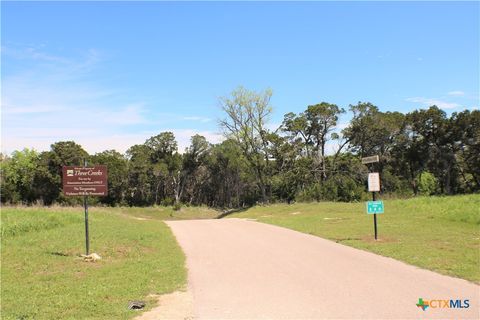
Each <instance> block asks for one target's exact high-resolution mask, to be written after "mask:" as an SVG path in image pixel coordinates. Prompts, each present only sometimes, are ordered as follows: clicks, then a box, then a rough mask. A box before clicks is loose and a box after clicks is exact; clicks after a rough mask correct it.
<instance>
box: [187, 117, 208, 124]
mask: <svg viewBox="0 0 480 320" xmlns="http://www.w3.org/2000/svg"><path fill="white" fill-rule="evenodd" d="M182 120H186V121H198V122H202V123H205V122H210V121H212V119H210V118H207V117H200V116H189V117H183V118H182Z"/></svg>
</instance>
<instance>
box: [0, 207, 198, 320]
mask: <svg viewBox="0 0 480 320" xmlns="http://www.w3.org/2000/svg"><path fill="white" fill-rule="evenodd" d="M170 211H172V212H170ZM185 211H186V210H185ZM185 211H184V212H185ZM170 213H171V214H172V217H170V218H173V217H175V215H176V214H180V213H181V211H180V212H173V210H171V209H170V210H164V211H162V210H158V209H155V210H154V209H147V210H145V209H142V208H136V209H124V210H122V209H121V208H112V209H108V208H90V215H89V218H90V219H89V220H90V248H91V249H90V251H91V252H96V253H98V254H99V255H100V256H101V257H102V260H100V261H98V262H95V263H88V262H84V261H83V260H82V259H81V258H79V255H80V254H84V253H85V229H84V228H85V227H84V218H83V210H82V208H53V209H52V208H50V209H48V208H45V209H39V208H2V212H1V215H2V217H1V234H2V239H1V245H2V248H1V249H2V252H1V258H2V269H1V297H2V305H1V313H2V319H128V318H132V317H134V316H136V315H138V314H139V312H138V311H131V310H128V308H127V307H128V302H129V301H130V300H143V301H147V309H148V308H151V307H152V306H154V305H155V304H156V299H155V298H154V297H148V296H149V295H151V294H157V295H158V294H163V293H168V292H172V291H174V290H178V289H181V288H182V287H183V286H184V285H185V283H186V270H185V266H184V262H185V257H184V255H183V253H182V251H181V249H180V247H179V246H178V244H177V242H176V240H175V238H174V236H173V234H172V233H171V231H170V229H169V228H168V227H167V226H166V225H165V223H164V222H163V221H161V220H160V219H161V218H163V217H165V216H170ZM204 213H205V212H202V214H204ZM188 215H193V212H190V211H188ZM139 218H140V219H139ZM145 219H148V220H145Z"/></svg>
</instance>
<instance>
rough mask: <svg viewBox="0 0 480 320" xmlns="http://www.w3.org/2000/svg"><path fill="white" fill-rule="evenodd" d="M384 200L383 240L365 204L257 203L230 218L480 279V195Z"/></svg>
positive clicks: (380, 218) (380, 227) (379, 220)
mask: <svg viewBox="0 0 480 320" xmlns="http://www.w3.org/2000/svg"><path fill="white" fill-rule="evenodd" d="M384 203H385V214H379V215H377V223H378V233H379V240H378V241H375V240H374V231H373V216H372V215H367V214H366V209H365V203H332V202H325V203H311V204H293V205H272V206H264V207H262V206H257V207H254V208H251V209H248V210H245V211H243V212H239V213H235V214H232V215H230V216H229V217H235V218H251V219H256V220H258V221H260V222H265V223H270V224H275V225H278V226H282V227H286V228H290V229H294V230H297V231H301V232H304V233H309V234H312V235H317V236H320V237H324V238H327V239H331V240H333V241H336V242H339V243H342V244H345V245H349V246H352V247H355V248H359V249H363V250H368V251H372V252H375V253H377V254H380V255H383V256H388V257H392V258H395V259H397V260H401V261H405V262H407V263H409V264H412V265H416V266H419V267H422V268H425V269H430V270H434V271H436V272H439V273H443V274H446V275H450V276H455V277H460V278H464V279H467V280H470V281H473V282H477V283H479V282H480V195H465V196H453V197H429V198H414V199H408V200H386V201H384Z"/></svg>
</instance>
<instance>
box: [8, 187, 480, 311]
mask: <svg viewBox="0 0 480 320" xmlns="http://www.w3.org/2000/svg"><path fill="white" fill-rule="evenodd" d="M218 214H219V212H218V211H215V210H212V209H208V208H203V207H200V208H194V207H184V208H182V210H180V211H174V210H172V209H171V208H165V207H155V208H103V207H97V208H90V239H91V252H96V253H98V254H100V256H102V258H103V259H102V260H100V261H99V262H96V263H87V262H84V261H82V260H81V259H80V258H79V255H80V254H83V253H84V251H85V244H84V241H85V238H84V237H85V231H84V220H83V210H82V208H61V207H54V208H21V207H19V208H9V207H4V208H2V211H1V236H2V239H1V245H2V247H1V249H2V252H1V258H2V259H1V261H2V270H1V297H2V306H1V311H2V319H128V318H132V317H134V316H136V315H138V314H139V312H135V311H129V310H128V309H127V305H128V302H129V301H130V300H144V301H147V307H148V308H150V307H152V306H153V305H155V298H153V297H150V298H149V297H148V296H149V295H151V294H162V293H167V292H172V291H174V290H178V289H181V288H183V287H184V285H185V283H186V270H185V258H184V255H183V253H182V251H181V249H180V247H179V246H178V245H177V243H176V241H175V239H174V237H173V235H172V233H171V232H170V230H169V229H168V227H167V226H166V225H165V224H164V222H163V221H162V220H171V219H204V218H215V217H217V216H218ZM228 217H236V218H251V219H256V220H258V221H260V222H265V223H271V224H275V225H279V226H283V227H286V228H291V229H294V230H298V231H301V232H305V233H309V234H313V235H317V236H321V237H324V238H327V239H331V240H333V241H336V242H339V243H342V244H345V245H349V246H353V247H356V248H360V249H363V250H368V251H372V252H375V253H378V254H381V255H384V256H389V257H392V258H395V259H398V260H401V261H405V262H407V263H409V264H412V265H416V266H419V267H422V268H426V269H430V270H434V271H437V272H440V273H443V274H447V275H451V276H456V277H460V278H464V279H468V280H471V281H474V282H477V283H478V282H480V195H467V196H455V197H431V198H415V199H409V200H386V201H385V214H382V215H378V230H379V240H378V241H374V239H373V217H372V216H371V215H367V214H366V213H365V204H364V203H331V202H325V203H310V204H293V205H286V204H278V205H271V206H257V207H254V208H250V209H247V210H244V211H241V212H237V213H234V214H231V215H229V216H228ZM228 217H227V218H228ZM239 267H241V266H239ZM148 308H147V309H148Z"/></svg>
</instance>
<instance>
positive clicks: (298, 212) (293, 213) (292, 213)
mask: <svg viewBox="0 0 480 320" xmlns="http://www.w3.org/2000/svg"><path fill="white" fill-rule="evenodd" d="M290 214H291V215H294V216H295V215H297V214H301V212H300V211H296V212H291V213H290Z"/></svg>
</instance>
